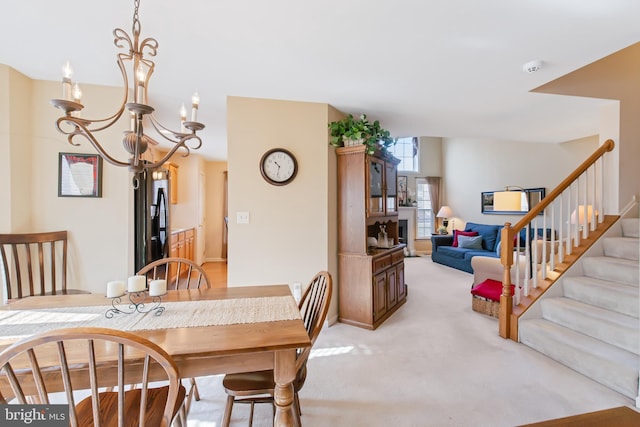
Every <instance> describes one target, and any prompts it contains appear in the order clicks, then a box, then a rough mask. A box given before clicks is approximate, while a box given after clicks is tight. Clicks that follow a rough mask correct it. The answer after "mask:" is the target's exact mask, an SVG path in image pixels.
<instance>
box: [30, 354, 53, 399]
mask: <svg viewBox="0 0 640 427" xmlns="http://www.w3.org/2000/svg"><path fill="white" fill-rule="evenodd" d="M27 355H28V356H29V364H30V365H31V371H32V372H33V380H34V381H35V383H36V388H37V389H38V398H39V402H40V403H41V404H44V405H48V404H49V395H48V394H47V386H46V385H45V383H44V379H43V378H42V375H41V374H40V366H39V365H38V359H37V358H36V354H35V353H34V351H33V350H29V351H28V352H27Z"/></svg>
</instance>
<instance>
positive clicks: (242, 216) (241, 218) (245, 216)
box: [236, 212, 249, 224]
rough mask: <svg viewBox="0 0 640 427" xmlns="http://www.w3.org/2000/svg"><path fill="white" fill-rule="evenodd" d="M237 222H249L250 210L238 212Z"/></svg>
mask: <svg viewBox="0 0 640 427" xmlns="http://www.w3.org/2000/svg"><path fill="white" fill-rule="evenodd" d="M236 223H237V224H249V212H238V213H236Z"/></svg>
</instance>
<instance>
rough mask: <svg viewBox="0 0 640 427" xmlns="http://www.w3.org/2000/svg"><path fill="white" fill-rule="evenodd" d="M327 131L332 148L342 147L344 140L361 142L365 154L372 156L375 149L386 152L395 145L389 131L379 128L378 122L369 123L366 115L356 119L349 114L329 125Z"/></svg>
mask: <svg viewBox="0 0 640 427" xmlns="http://www.w3.org/2000/svg"><path fill="white" fill-rule="evenodd" d="M329 130H330V135H331V140H330V142H329V143H330V144H331V145H333V146H334V147H343V146H344V145H345V141H346V140H352V141H362V144H364V145H366V146H367V154H373V153H374V152H375V151H376V150H377V149H382V150H387V149H388V148H389V147H391V146H393V145H395V143H396V140H395V139H393V138H392V137H391V134H390V133H389V131H388V130H386V129H383V128H382V127H381V126H380V121H379V120H376V121H374V122H373V123H371V122H370V121H369V120H368V119H367V115H366V114H361V115H360V117H359V118H357V119H356V118H354V117H353V115H352V114H349V115H348V116H347V117H345V118H343V119H341V120H337V121H335V122H331V123H329Z"/></svg>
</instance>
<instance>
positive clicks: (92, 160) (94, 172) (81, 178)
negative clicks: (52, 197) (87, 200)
mask: <svg viewBox="0 0 640 427" xmlns="http://www.w3.org/2000/svg"><path fill="white" fill-rule="evenodd" d="M58 197H102V157H100V156H98V155H97V154H81V153H60V154H59V157H58Z"/></svg>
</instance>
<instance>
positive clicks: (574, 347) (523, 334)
mask: <svg viewBox="0 0 640 427" xmlns="http://www.w3.org/2000/svg"><path fill="white" fill-rule="evenodd" d="M639 237H640V219H638V218H628V219H622V220H620V221H619V222H618V224H617V225H616V226H614V227H612V229H611V230H610V231H609V232H607V234H606V235H605V236H604V237H602V239H601V240H600V241H599V242H598V244H596V245H595V246H594V247H593V248H592V249H591V250H589V252H588V253H587V254H586V255H585V257H583V258H582V260H581V261H580V262H578V263H576V265H575V266H574V267H572V269H571V271H568V272H567V274H565V275H564V276H563V277H562V278H561V279H560V281H561V282H560V283H557V284H556V285H555V286H554V287H553V288H552V289H555V291H554V292H547V294H545V297H543V298H541V300H540V301H539V302H538V304H537V305H538V307H536V309H535V310H530V311H531V313H526V314H527V316H523V318H521V319H520V323H519V327H518V330H519V340H520V342H521V343H523V344H525V345H528V346H529V347H531V348H533V349H535V350H537V351H539V352H541V353H543V354H545V355H547V356H549V357H551V358H552V359H554V360H556V361H558V362H560V363H562V364H564V365H566V366H568V367H570V368H572V369H574V370H576V371H578V372H580V373H581V374H583V375H585V376H587V377H589V378H591V379H593V380H595V381H597V382H599V383H601V384H603V385H605V386H607V387H609V388H611V389H613V390H615V391H617V392H619V393H621V394H623V395H625V396H627V397H630V398H632V399H637V398H638V396H639V378H638V377H639V375H638V373H639V372H640V327H639V325H640V320H639V317H640V314H639V311H640V289H639V287H640V266H639V258H640V256H639V251H640V239H639ZM552 289H550V291H551V290H552ZM529 314H530V315H529Z"/></svg>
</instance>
